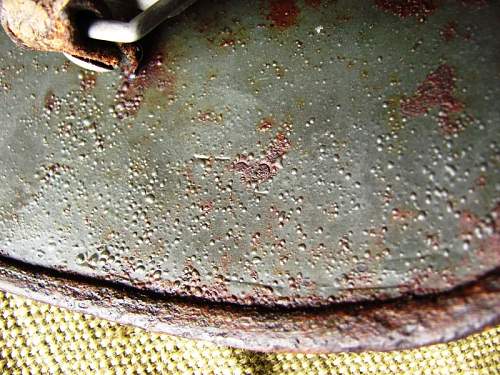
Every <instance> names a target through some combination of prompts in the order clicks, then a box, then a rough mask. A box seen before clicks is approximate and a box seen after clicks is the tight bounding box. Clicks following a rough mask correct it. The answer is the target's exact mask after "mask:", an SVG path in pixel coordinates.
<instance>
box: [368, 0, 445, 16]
mask: <svg viewBox="0 0 500 375" xmlns="http://www.w3.org/2000/svg"><path fill="white" fill-rule="evenodd" d="M375 5H376V6H377V8H379V9H381V10H383V11H384V12H386V13H391V14H393V15H395V16H398V17H399V18H408V17H416V18H418V19H425V17H427V16H430V15H431V14H432V13H434V11H435V10H436V4H435V2H434V1H433V0H375Z"/></svg>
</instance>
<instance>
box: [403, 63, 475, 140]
mask: <svg viewBox="0 0 500 375" xmlns="http://www.w3.org/2000/svg"><path fill="white" fill-rule="evenodd" d="M455 79H456V78H455V70H454V69H453V68H452V67H451V66H449V65H447V64H443V65H440V66H439V67H438V68H437V69H436V70H434V71H433V72H432V73H430V74H429V75H427V77H426V78H425V80H424V81H423V82H422V83H421V84H420V85H418V87H417V89H416V91H415V93H414V94H413V95H412V96H410V97H407V98H403V99H402V100H401V103H400V108H401V113H402V114H403V115H404V116H406V117H409V118H415V117H420V116H423V115H425V114H427V113H429V111H430V110H431V109H434V108H438V109H439V114H438V115H437V123H438V125H439V127H440V129H441V131H442V132H443V133H444V134H454V133H457V132H459V131H460V130H462V129H463V128H464V124H463V123H462V121H460V119H459V118H457V117H456V115H457V114H460V113H463V112H464V105H463V103H462V102H461V101H460V100H458V99H457V98H456V97H455V96H454V91H455ZM466 117H467V118H468V119H470V118H469V116H466Z"/></svg>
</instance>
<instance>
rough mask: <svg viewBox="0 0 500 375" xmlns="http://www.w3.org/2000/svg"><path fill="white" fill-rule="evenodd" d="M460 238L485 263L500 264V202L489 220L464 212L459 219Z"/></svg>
mask: <svg viewBox="0 0 500 375" xmlns="http://www.w3.org/2000/svg"><path fill="white" fill-rule="evenodd" d="M458 225H459V231H460V238H461V239H462V240H463V241H464V243H465V244H468V245H469V246H471V247H472V248H473V250H474V256H475V257H476V258H479V260H480V261H481V262H483V263H487V264H499V263H500V202H498V203H497V204H496V206H495V207H494V208H493V210H492V211H491V214H490V215H489V217H487V218H479V217H478V216H477V215H476V214H474V213H472V212H470V211H463V212H462V213H461V214H460V219H459V224H458Z"/></svg>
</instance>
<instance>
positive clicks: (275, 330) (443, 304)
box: [0, 259, 500, 353]
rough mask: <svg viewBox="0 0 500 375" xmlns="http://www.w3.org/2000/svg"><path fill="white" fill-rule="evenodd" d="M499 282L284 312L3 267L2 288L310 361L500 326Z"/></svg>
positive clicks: (424, 342) (167, 330) (155, 327)
mask: <svg viewBox="0 0 500 375" xmlns="http://www.w3.org/2000/svg"><path fill="white" fill-rule="evenodd" d="M498 276H499V275H498V273H494V274H491V275H489V276H488V277H484V278H482V279H480V280H479V281H477V282H476V283H475V284H473V285H467V286H464V287H459V288H457V289H456V290H454V291H453V292H451V293H449V294H446V295H439V296H427V297H417V298H410V299H404V298H403V299H400V300H398V301H390V302H369V303H364V304H340V305H336V306H330V307H327V308H321V309H293V310H280V309H266V308H259V307H248V306H247V307H242V306H237V305H231V304H226V305H219V304H207V303H206V302H203V301H196V300H190V301H189V302H186V301H185V300H184V299H175V298H164V296H161V295H151V294H149V295H148V294H146V293H140V292H138V291H137V290H136V289H130V288H123V287H119V286H117V285H112V284H111V285H110V284H108V283H106V282H96V281H95V280H94V279H88V280H82V279H81V278H74V277H71V276H68V275H64V274H57V273H55V272H53V271H52V272H51V271H49V272H46V271H44V270H43V269H39V268H33V266H31V265H29V266H28V267H23V266H20V265H19V264H15V263H14V264H13V263H12V262H6V261H5V260H3V259H0V288H1V289H3V290H7V291H9V292H12V293H15V294H21V295H24V296H27V297H29V298H33V299H36V300H39V301H42V302H45V303H50V304H53V305H56V306H61V307H65V308H69V309H71V310H74V311H78V312H82V313H86V314H93V315H96V316H99V317H102V318H105V319H110V320H113V321H116V322H119V323H123V324H130V325H134V326H138V327H141V328H144V329H147V330H149V331H154V332H161V333H168V334H172V335H179V336H183V337H187V338H196V339H204V340H209V341H212V342H215V343H218V344H221V345H231V346H234V347H240V348H245V349H253V350H259V351H287V352H311V353H328V352H342V351H366V350H379V351H380V350H382V351H383V350H393V349H405V348H413V347H417V346H422V345H427V344H432V343H436V342H446V341H450V340H456V339H458V338H461V337H464V336H466V335H468V334H470V333H471V332H475V331H478V330H481V329H483V328H486V327H491V326H494V325H496V324H499V323H500V319H499V317H498V311H499V309H500V300H499V298H498V294H499V292H500V279H499V277H498Z"/></svg>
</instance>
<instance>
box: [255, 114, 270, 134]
mask: <svg viewBox="0 0 500 375" xmlns="http://www.w3.org/2000/svg"><path fill="white" fill-rule="evenodd" d="M273 125H274V120H273V119H272V118H270V117H265V118H263V119H262V120H260V122H259V124H258V125H257V129H258V130H259V131H261V132H266V131H268V130H269V129H271V128H272V127H273Z"/></svg>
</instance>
